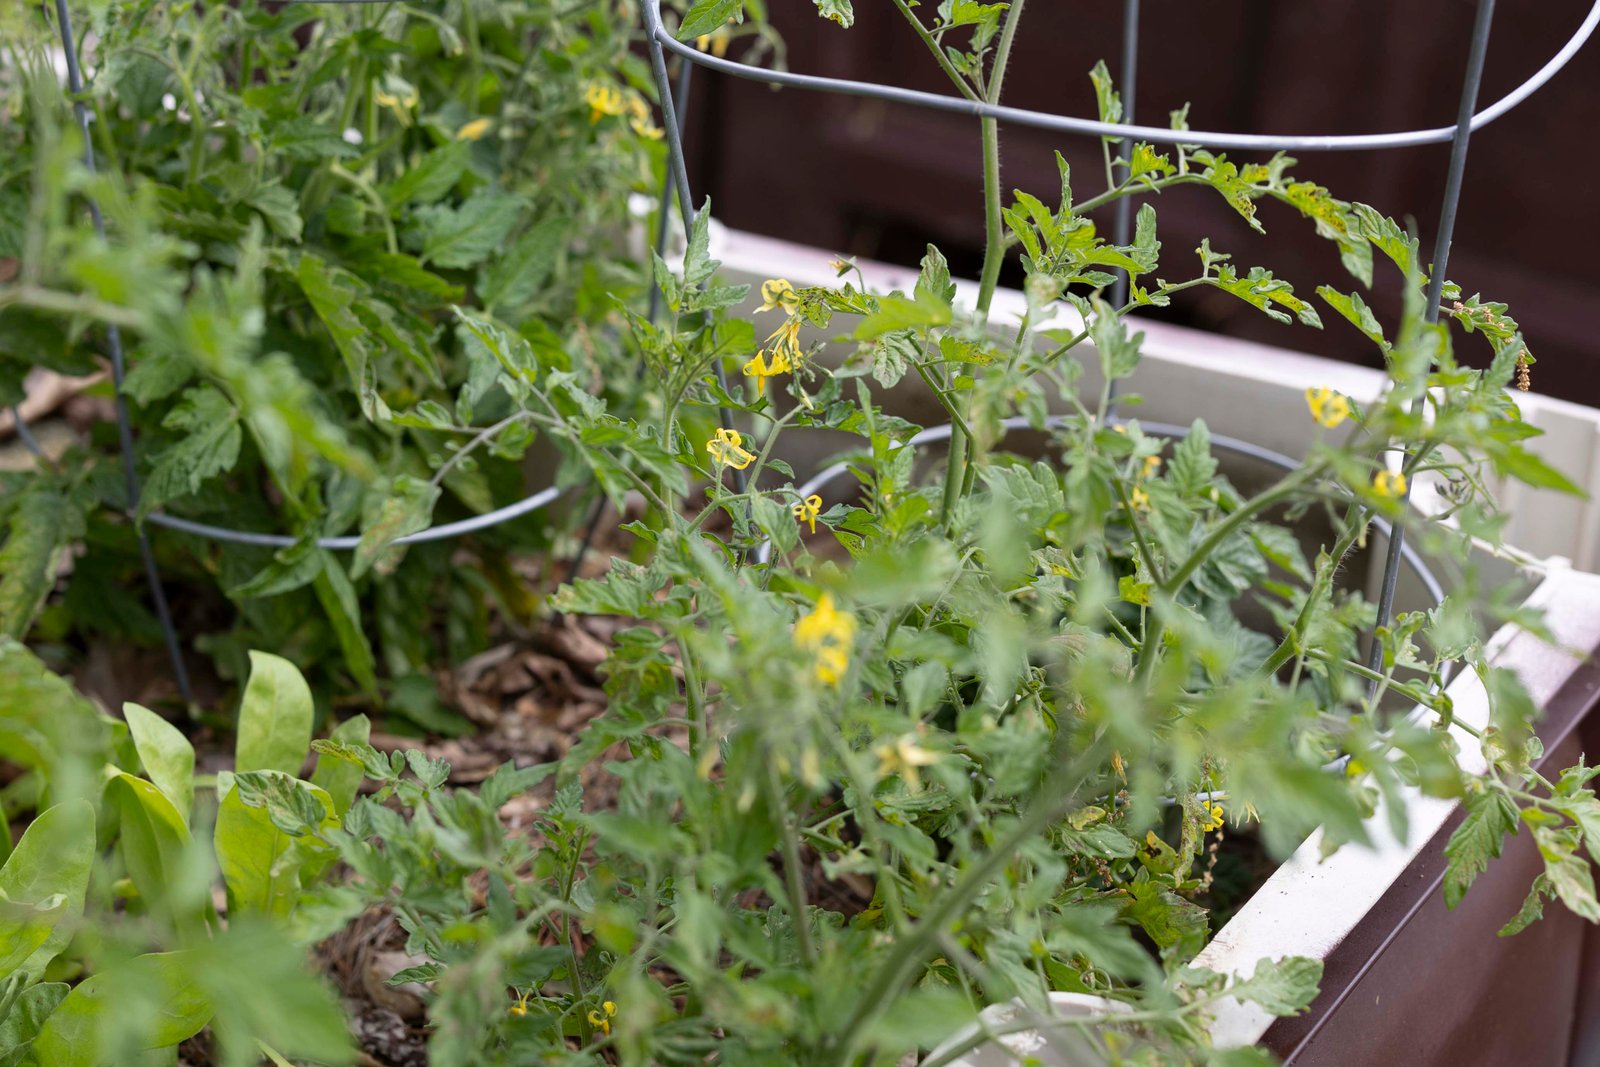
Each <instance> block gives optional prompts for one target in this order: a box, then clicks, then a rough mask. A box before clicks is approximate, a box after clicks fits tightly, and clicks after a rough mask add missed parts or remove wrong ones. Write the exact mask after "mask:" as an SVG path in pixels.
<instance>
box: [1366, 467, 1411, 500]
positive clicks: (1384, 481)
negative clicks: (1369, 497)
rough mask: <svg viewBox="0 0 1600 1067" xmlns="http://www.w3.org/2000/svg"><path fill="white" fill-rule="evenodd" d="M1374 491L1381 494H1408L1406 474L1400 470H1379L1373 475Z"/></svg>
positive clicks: (1388, 495) (1397, 495)
mask: <svg viewBox="0 0 1600 1067" xmlns="http://www.w3.org/2000/svg"><path fill="white" fill-rule="evenodd" d="M1372 491H1373V492H1375V493H1377V494H1378V495H1379V496H1386V497H1400V496H1405V495H1406V476H1405V475H1404V474H1401V473H1400V472H1399V471H1379V472H1378V473H1377V474H1374V475H1373V476H1372Z"/></svg>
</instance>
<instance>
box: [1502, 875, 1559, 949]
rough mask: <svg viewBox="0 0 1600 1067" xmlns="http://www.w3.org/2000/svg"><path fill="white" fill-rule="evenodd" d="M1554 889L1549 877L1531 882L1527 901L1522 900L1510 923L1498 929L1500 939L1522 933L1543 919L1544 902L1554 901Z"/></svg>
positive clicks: (1542, 876) (1542, 877)
mask: <svg viewBox="0 0 1600 1067" xmlns="http://www.w3.org/2000/svg"><path fill="white" fill-rule="evenodd" d="M1555 895H1556V890H1555V887H1554V886H1552V885H1551V884H1550V876H1549V875H1547V874H1541V875H1539V876H1538V877H1537V878H1535V879H1534V880H1533V885H1532V886H1530V887H1529V889H1528V896H1527V899H1525V900H1523V902H1522V907H1521V908H1519V909H1517V913H1516V915H1514V916H1512V917H1511V921H1510V922H1508V923H1506V924H1505V925H1504V926H1502V927H1501V928H1500V933H1499V934H1498V936H1500V937H1513V936H1515V935H1517V934H1520V933H1522V931H1524V930H1526V929H1527V928H1528V927H1530V926H1532V925H1533V924H1534V923H1536V922H1538V921H1539V920H1540V919H1542V918H1544V902H1545V901H1546V900H1554V899H1555Z"/></svg>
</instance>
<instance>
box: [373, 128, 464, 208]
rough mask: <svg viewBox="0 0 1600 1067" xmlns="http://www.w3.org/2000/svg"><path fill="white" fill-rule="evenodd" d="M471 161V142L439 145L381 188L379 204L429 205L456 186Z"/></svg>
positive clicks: (391, 205)
mask: <svg viewBox="0 0 1600 1067" xmlns="http://www.w3.org/2000/svg"><path fill="white" fill-rule="evenodd" d="M471 159H472V142H471V141H449V142H447V143H445V144H442V145H440V146H439V147H438V148H435V149H434V150H433V151H431V152H429V153H428V154H427V155H425V156H423V157H422V159H421V161H420V162H418V163H417V165H416V166H414V167H410V168H407V169H406V170H405V171H402V172H401V174H400V175H399V176H398V177H396V178H395V180H394V181H392V182H390V183H389V184H388V185H386V186H384V187H383V188H382V189H381V190H380V192H381V194H382V196H383V200H384V202H385V203H386V204H388V205H389V206H390V207H391V208H395V207H399V206H400V205H401V204H409V203H411V202H412V201H417V202H420V203H423V204H432V203H434V202H435V201H437V200H440V199H442V198H443V197H444V195H445V194H446V193H448V192H449V191H450V190H451V189H453V188H455V184H456V182H458V181H460V180H461V176H462V175H463V174H465V173H466V172H467V164H468V163H469V162H470V161H471Z"/></svg>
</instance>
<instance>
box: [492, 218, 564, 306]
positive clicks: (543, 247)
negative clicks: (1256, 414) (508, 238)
mask: <svg viewBox="0 0 1600 1067" xmlns="http://www.w3.org/2000/svg"><path fill="white" fill-rule="evenodd" d="M569 225H570V222H569V220H568V219H565V218H562V217H560V216H555V217H552V218H547V219H541V220H540V221H539V222H537V223H535V224H534V225H533V226H531V227H529V229H528V232H526V233H524V234H523V235H522V236H521V237H519V238H517V243H516V244H514V245H512V246H511V250H510V251H509V252H507V253H506V254H505V255H504V256H500V257H497V258H496V259H494V260H493V261H491V262H490V263H489V264H488V265H487V266H485V267H484V268H483V279H482V281H481V283H480V284H479V285H478V298H479V300H480V301H481V302H482V304H483V306H484V307H485V308H487V309H490V310H493V309H494V308H497V307H516V306H518V305H521V304H526V303H527V302H528V301H530V300H532V299H533V298H534V297H535V296H537V295H539V291H540V290H541V289H542V288H543V287H544V284H545V281H546V280H547V279H548V278H549V277H550V273H551V272H552V271H553V270H554V269H555V266H556V261H557V260H558V259H559V258H560V256H561V252H562V250H563V249H564V248H565V247H566V239H567V229H568V227H569Z"/></svg>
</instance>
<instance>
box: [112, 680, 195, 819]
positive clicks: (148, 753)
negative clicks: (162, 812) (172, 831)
mask: <svg viewBox="0 0 1600 1067" xmlns="http://www.w3.org/2000/svg"><path fill="white" fill-rule="evenodd" d="M122 717H123V719H124V720H125V721H126V722H127V724H128V733H129V734H131V735H132V736H133V746H134V748H135V749H137V750H138V753H139V762H140V763H142V764H143V765H144V772H145V774H147V775H149V776H150V780H151V781H152V782H154V783H155V784H156V787H157V788H159V789H160V790H161V791H162V792H163V793H165V794H166V795H167V799H168V800H170V801H172V806H173V807H174V808H176V809H177V810H178V814H179V816H181V817H182V819H183V823H184V825H185V826H187V825H188V824H189V809H190V808H191V807H193V805H194V746H192V745H190V744H189V739H188V738H186V737H184V736H183V731H181V730H179V729H178V728H177V727H176V726H174V725H172V724H171V723H170V722H168V721H167V720H166V719H163V718H162V717H161V716H159V715H157V714H156V713H155V712H153V711H150V710H149V709H147V708H143V707H140V706H139V705H138V704H132V703H129V704H124V705H122Z"/></svg>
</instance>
